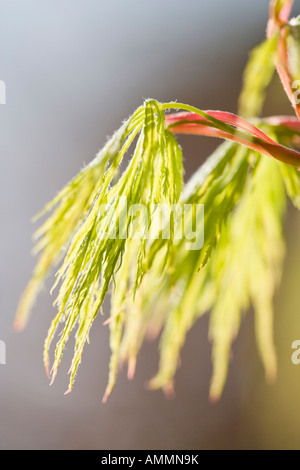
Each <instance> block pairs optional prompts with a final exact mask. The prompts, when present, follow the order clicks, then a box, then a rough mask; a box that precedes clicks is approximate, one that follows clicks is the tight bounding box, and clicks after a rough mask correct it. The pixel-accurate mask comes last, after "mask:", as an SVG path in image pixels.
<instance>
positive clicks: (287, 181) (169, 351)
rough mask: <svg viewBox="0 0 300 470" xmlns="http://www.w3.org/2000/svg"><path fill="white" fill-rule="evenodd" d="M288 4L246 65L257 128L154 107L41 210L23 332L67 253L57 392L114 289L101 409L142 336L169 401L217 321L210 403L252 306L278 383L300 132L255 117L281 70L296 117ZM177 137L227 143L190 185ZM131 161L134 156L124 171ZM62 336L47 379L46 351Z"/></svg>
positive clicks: (291, 121)
mask: <svg viewBox="0 0 300 470" xmlns="http://www.w3.org/2000/svg"><path fill="white" fill-rule="evenodd" d="M291 6H292V1H291V0H272V1H271V4H270V21H269V25H268V39H267V40H266V41H265V42H263V43H262V44H261V45H260V46H258V47H257V48H255V49H254V51H253V52H252V54H251V56H250V60H249V63H248V65H247V67H246V71H245V74H244V88H243V90H242V93H241V97H240V112H241V114H243V115H245V116H247V117H248V118H249V119H250V120H246V119H244V118H242V117H240V116H237V115H235V114H232V113H228V112H224V111H210V110H209V111H202V110H201V109H198V108H195V107H193V106H190V105H186V104H182V103H175V102H171V103H164V104H161V103H159V102H157V101H156V100H153V99H148V100H146V101H145V102H144V104H143V105H142V106H141V107H140V108H138V110H137V111H136V112H135V113H134V114H133V115H132V116H131V117H130V118H129V119H128V120H127V121H126V122H124V124H123V125H122V126H121V128H120V129H119V131H117V132H116V133H115V134H114V135H113V137H112V138H111V139H110V140H109V141H108V142H107V144H106V146H105V147H104V148H103V150H101V151H100V152H99V154H98V155H97V156H96V158H95V159H94V160H93V161H92V162H91V164H90V165H88V166H87V167H85V168H84V169H83V170H82V171H81V172H80V173H79V174H78V175H77V176H76V177H75V178H74V179H73V180H72V181H71V182H70V183H69V184H68V185H66V187H65V188H64V189H63V190H62V191H61V192H60V193H59V194H58V195H57V196H56V197H55V198H54V200H53V201H52V202H50V203H49V204H48V205H47V206H46V207H45V209H44V211H43V212H42V215H43V214H44V213H46V212H48V211H50V210H51V211H52V214H51V215H50V216H49V217H48V219H47V220H46V221H45V222H44V223H43V225H42V226H41V228H40V229H39V230H38V231H37V232H36V238H37V239H38V242H37V245H36V247H35V251H36V252H39V253H40V257H39V260H38V263H37V266H36V269H35V271H34V274H33V278H32V281H31V282H30V283H29V285H28V287H27V290H26V291H25V293H24V295H23V298H22V299H21V302H20V306H19V310H18V314H17V319H16V325H17V327H19V328H20V327H22V326H23V325H24V323H25V322H26V320H27V317H28V313H29V310H30V308H31V306H32V303H33V301H34V298H35V296H36V295H37V293H38V291H39V289H40V286H41V284H42V282H43V280H44V278H45V277H46V275H47V274H48V271H49V269H50V267H51V266H52V265H54V264H56V263H57V262H58V261H59V260H60V259H61V257H62V254H63V253H64V255H65V256H64V259H63V261H62V264H61V266H60V268H59V270H58V272H57V277H56V282H55V285H54V287H53V289H54V288H56V287H57V288H58V293H57V297H56V301H55V304H56V306H57V308H58V313H57V315H56V316H55V318H54V320H53V321H52V324H51V326H50V329H49V332H48V335H47V338H46V341H45V348H44V363H45V367H46V370H47V372H48V374H49V375H50V376H51V383H52V382H53V380H54V379H55V376H56V374H57V370H58V367H59V364H60V361H61V359H62V355H63V352H64V348H65V345H66V342H67V341H68V340H69V338H70V336H71V334H72V333H73V334H74V336H75V346H74V355H73V359H72V362H71V366H70V370H69V372H70V382H69V388H68V390H67V392H66V393H68V392H69V391H71V389H72V387H73V384H74V380H75V376H76V373H77V369H78V366H79V364H80V362H81V359H82V353H83V349H84V345H85V344H86V342H88V341H89V332H90V328H91V326H92V324H93V322H94V320H95V318H96V317H97V315H98V313H99V312H100V311H101V313H103V312H102V304H103V301H104V299H105V297H106V295H107V294H108V293H109V294H110V296H111V311H110V315H109V317H108V319H107V320H106V322H105V324H107V325H108V326H109V330H110V347H111V360H110V364H109V378H108V385H107V388H106V391H105V394H104V397H103V401H106V400H107V398H108V396H109V395H110V393H111V391H112V389H113V387H114V384H115V382H116V378H117V371H118V368H119V367H120V366H121V365H122V364H123V363H124V362H127V363H128V377H129V378H132V377H133V375H134V371H135V367H136V361H137V355H138V352H139V350H140V348H141V346H142V344H143V341H144V339H145V338H154V337H157V336H158V335H159V334H161V337H160V363H159V369H158V372H157V374H156V376H155V377H154V378H153V379H152V380H151V382H150V387H152V388H163V389H164V390H165V391H166V392H167V393H170V392H171V391H172V390H173V380H174V375H175V373H176V370H177V367H178V364H179V357H180V353H181V349H182V347H183V345H184V341H185V338H186V335H187V333H188V331H189V329H190V328H191V327H192V326H193V324H194V323H195V322H196V321H197V319H198V318H199V317H200V316H202V315H203V314H204V313H206V312H208V311H210V337H211V339H212V358H213V377H212V382H211V390H210V394H211V398H212V399H216V398H218V397H219V396H220V394H221V393H222V390H223V387H224V384H225V380H226V376H227V370H228V363H229V357H230V353H231V348H232V343H233V341H234V338H235V336H236V335H237V333H238V330H239V327H240V324H241V321H242V317H243V314H244V313H246V311H247V310H248V309H249V307H250V306H252V307H253V309H254V315H255V331H256V340H257V346H258V350H259V353H260V357H261V359H262V362H263V365H264V368H265V371H266V376H267V379H269V380H273V379H274V377H275V375H276V357H275V350H274V345H273V337H272V330H273V309H272V299H273V295H274V291H275V288H276V285H277V283H278V281H279V278H280V273H281V265H282V259H283V253H284V244H283V240H282V216H283V213H284V207H285V200H286V195H288V196H289V198H290V199H291V200H292V202H293V203H294V205H295V206H296V207H297V208H300V176H299V175H300V173H299V171H297V168H295V167H299V166H300V152H299V151H297V150H296V149H295V147H300V124H299V121H298V120H296V119H295V118H292V117H289V116H288V117H286V116H273V117H270V118H265V119H259V118H258V115H259V114H260V112H261V110H262V107H263V102H264V97H265V90H266V87H267V86H268V84H269V82H270V80H271V78H272V75H273V71H274V67H275V64H276V67H277V70H278V72H279V74H280V77H281V79H282V82H283V84H284V87H285V89H286V91H287V93H288V96H289V98H290V100H291V102H292V104H293V106H294V107H295V110H296V113H298V111H299V110H298V105H297V103H296V101H295V94H293V93H292V86H293V84H292V79H294V78H295V77H296V78H297V77H298V73H299V64H298V62H299V60H298V59H299V55H300V53H299V50H300V48H299V36H300V34H299V20H298V19H294V20H291V21H290V22H289V23H288V18H289V14H290V10H291ZM171 110H180V112H176V113H169V111H171ZM298 115H299V113H298ZM176 133H185V134H196V135H206V136H212V137H218V138H222V139H224V140H226V141H227V142H225V143H223V144H222V145H221V146H220V147H219V148H218V149H217V150H216V151H215V152H214V153H213V154H212V155H211V157H210V158H208V159H207V161H206V162H205V163H204V164H203V165H202V166H201V167H200V168H199V170H198V171H197V172H196V173H195V174H194V175H193V176H192V178H191V179H190V181H189V182H188V183H187V184H186V185H185V186H184V187H183V165H182V152H181V149H180V147H179V145H178V143H177V141H176V138H175V136H174V134H176ZM133 147H134V148H133ZM129 152H131V154H132V157H131V159H130V160H129V161H128V164H127V167H126V169H125V170H124V171H123V172H122V173H121V172H120V165H121V163H122V162H123V159H124V157H125V156H126V155H127V153H129ZM268 157H272V158H271V159H270V158H268ZM274 159H275V160H279V161H275V160H274ZM162 209H163V210H162ZM161 210H162V212H161ZM163 214H167V216H168V217H167V219H165V218H164V216H163ZM59 326H61V330H60V334H59V339H58V341H57V344H56V347H55V353H54V361H53V364H52V367H51V370H50V371H49V369H50V366H49V363H50V360H49V350H50V345H51V341H52V340H53V338H54V336H55V334H56V330H57V329H58V328H59Z"/></svg>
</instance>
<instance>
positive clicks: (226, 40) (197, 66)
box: [0, 0, 300, 449]
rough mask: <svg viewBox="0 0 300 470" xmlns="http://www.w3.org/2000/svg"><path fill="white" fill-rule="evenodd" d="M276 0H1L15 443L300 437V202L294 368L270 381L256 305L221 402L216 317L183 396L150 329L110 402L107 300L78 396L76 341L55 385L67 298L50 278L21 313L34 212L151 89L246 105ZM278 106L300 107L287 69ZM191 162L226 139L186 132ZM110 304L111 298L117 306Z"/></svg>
mask: <svg viewBox="0 0 300 470" xmlns="http://www.w3.org/2000/svg"><path fill="white" fill-rule="evenodd" d="M296 11H298V13H299V12H300V2H299V0H298V1H297V2H296ZM267 17H268V0H251V2H250V1H245V0H244V1H240V0H226V1H225V0H186V1H185V2H183V1H180V0H172V1H171V0H160V1H158V0H143V1H141V0H139V1H137V0H127V1H122V0H110V1H105V0H84V1H83V0H81V1H80V0H27V1H24V0H0V79H1V80H4V81H5V82H6V86H7V104H6V105H1V106H0V129H1V135H0V141H1V177H0V178H1V180H0V190H1V197H0V201H1V202H0V204H1V244H0V250H1V272H0V276H1V279H0V289H1V290H0V294H1V296H0V302H1V303H0V339H1V340H4V341H5V342H6V347H7V364H6V365H5V366H4V365H0V448H1V449H211V448H212V449H213V448H216V449H221V448H225V449H229V448H234V449H239V448H249V449H252V448H278V447H284V448H297V447H300V437H299V433H298V432H297V430H298V428H299V419H300V366H299V369H297V367H296V366H293V365H292V364H291V361H290V355H291V342H292V341H293V340H295V339H299V338H300V321H299V318H298V317H299V301H298V296H297V294H298V289H297V288H298V282H297V278H298V272H299V271H297V268H298V266H299V261H300V250H299V247H298V246H297V237H299V236H300V222H299V217H297V214H296V213H295V211H292V210H290V208H289V211H288V215H287V224H286V238H287V242H288V249H287V258H286V264H285V271H284V276H283V282H282V285H281V288H280V290H279V292H278V296H277V297H276V343H277V347H278V356H279V377H278V381H277V384H276V385H275V386H273V387H270V386H267V385H266V384H265V382H264V374H263V370H262V366H261V363H260V361H259V358H258V354H257V351H256V349H255V339H254V325H253V318H252V316H251V314H249V315H248V316H247V318H245V320H244V322H243V324H242V328H241V332H240V335H239V337H238V339H237V341H236V342H235V344H234V347H233V358H232V361H231V365H230V371H229V377H228V381H227V384H226V387H225V391H224V394H223V396H222V399H221V400H220V402H219V403H217V404H215V405H211V404H210V403H209V401H208V389H209V381H210V376H211V359H210V344H209V342H208V339H207V333H208V322H207V318H203V319H202V320H201V321H199V322H198V323H197V325H196V326H195V327H194V328H193V329H192V331H191V332H190V333H189V335H188V338H187V342H186V345H185V347H184V350H183V352H182V362H181V367H180V368H179V370H178V373H177V375H176V396H175V398H173V399H172V400H168V399H166V398H165V397H164V396H163V394H162V392H160V391H158V392H149V391H147V390H146V389H145V387H144V384H145V382H146V381H147V380H148V379H150V378H151V377H152V376H153V375H154V373H155V371H156V369H157V361H158V354H157V343H154V344H146V345H145V346H144V347H143V350H142V353H141V354H140V357H139V359H138V365H137V373H136V377H135V379H134V381H133V382H128V381H127V379H126V377H125V372H123V373H121V374H120V376H119V379H118V382H117V386H116V388H115V390H114V391H113V394H112V396H111V397H110V399H109V401H108V403H107V404H106V405H102V404H101V397H102V395H103V392H104V389H105V385H106V381H107V373H108V360H109V345H108V330H107V327H106V326H103V324H102V323H103V319H102V318H101V317H100V316H99V317H98V318H97V320H96V322H95V324H94V327H93V328H92V332H91V342H90V345H87V346H86V347H85V351H84V356H83V361H82V364H81V367H80V369H79V373H78V376H77V381H76V383H75V388H74V390H73V392H72V393H71V394H70V395H68V396H64V395H63V393H64V391H65V390H66V388H67V382H68V377H67V375H66V372H67V369H68V365H69V361H70V358H71V353H72V349H73V345H72V344H71V343H70V344H69V347H67V350H66V354H65V356H64V359H63V363H62V366H61V368H60V371H59V374H58V377H57V379H56V381H55V383H54V385H53V386H52V387H51V388H49V385H48V381H47V379H46V377H45V373H44V369H43V364H42V347H43V340H44V337H45V335H46V332H47V329H48V326H49V324H50V321H51V319H52V317H53V316H54V314H55V309H54V308H53V307H52V301H53V298H51V297H50V295H49V294H48V290H49V288H50V287H51V285H52V283H53V278H52V279H50V280H49V281H48V282H47V284H46V286H45V291H44V293H43V294H42V295H41V296H40V297H39V300H38V302H37V304H36V306H35V308H34V311H33V314H32V317H31V319H30V322H29V325H28V327H27V329H26V330H25V331H24V332H23V333H21V334H16V333H14V332H13V330H12V323H13V318H14V314H15V310H16V307H17V303H18V300H19V297H20V294H21V292H22V290H23V289H24V287H25V285H26V283H27V281H28V280H29V278H30V275H31V272H32V269H33V267H34V259H33V258H32V257H31V256H30V250H31V248H32V242H31V235H32V232H33V229H34V227H33V226H32V224H31V223H30V219H31V217H32V216H33V215H34V214H35V213H36V212H37V211H38V210H39V209H40V208H41V207H42V206H43V205H44V204H45V203H46V202H47V201H48V200H49V199H51V198H52V197H53V195H55V194H56V192H57V191H58V190H59V189H60V188H61V187H62V186H63V185H64V184H65V183H66V182H67V181H68V180H69V179H70V178H71V177H72V176H73V175H74V174H75V173H76V172H77V171H78V170H79V169H80V168H81V167H82V165H83V163H84V162H85V163H87V162H89V161H90V159H91V158H92V157H93V156H94V155H95V153H96V152H97V150H98V149H99V147H101V146H102V145H103V144H104V143H105V142H106V138H107V136H108V135H111V134H112V133H113V131H114V130H115V129H116V128H118V127H119V125H120V123H121V122H122V120H123V119H124V118H126V117H127V116H129V115H130V114H131V113H132V112H133V111H134V109H135V108H136V107H137V106H138V105H140V104H141V103H142V102H143V99H145V98H148V97H151V98H156V99H158V100H160V101H171V100H178V101H180V102H185V103H189V104H193V105H194V106H198V107H200V108H202V109H223V110H228V111H233V112H235V111H236V110H237V97H238V93H239V91H240V88H241V84H242V71H243V67H244V65H245V63H246V61H247V57H248V51H249V49H250V48H251V47H252V46H254V45H255V44H257V43H258V42H259V41H260V40H262V39H263V37H264V33H265V26H266V21H267ZM272 92H273V93H272V100H269V101H268V102H267V107H266V112H273V111H274V112H276V113H290V112H291V110H290V106H289V104H288V103H287V100H286V98H285V97H284V96H283V94H282V93H281V91H280V88H279V87H278V82H276V81H275V83H274V84H273V85H272ZM180 143H181V144H182V147H183V152H184V156H185V165H186V177H188V176H189V175H190V174H191V173H192V172H193V171H194V170H195V169H196V168H197V167H198V166H199V164H200V163H201V162H202V161H204V160H205V158H206V157H207V156H208V155H209V153H210V152H211V150H213V149H214V148H215V147H216V145H217V144H218V143H219V142H217V141H215V140H213V139H207V138H202V137H200V138H199V137H193V136H190V137H181V138H180ZM105 308H106V309H107V308H108V306H106V307H105Z"/></svg>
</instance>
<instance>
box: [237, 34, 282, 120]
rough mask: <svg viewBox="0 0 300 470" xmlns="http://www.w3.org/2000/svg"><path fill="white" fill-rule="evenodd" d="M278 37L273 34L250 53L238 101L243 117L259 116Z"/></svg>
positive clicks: (271, 71) (272, 72)
mask: <svg viewBox="0 0 300 470" xmlns="http://www.w3.org/2000/svg"><path fill="white" fill-rule="evenodd" d="M278 39H279V35H278V34H274V35H273V36H272V37H271V38H269V39H266V40H265V41H264V42H262V43H261V44H260V45H259V46H257V47H255V48H254V49H253V51H252V52H251V55H250V59H249V61H248V64H247V67H246V69H245V72H244V86H243V91H242V93H241V95H240V99H239V112H240V114H241V115H242V116H245V117H248V118H249V117H253V116H255V117H257V116H259V115H260V113H261V110H262V107H263V103H264V100H265V90H266V88H267V86H268V85H269V83H270V81H271V79H272V77H273V74H274V70H275V59H276V53H277V44H278Z"/></svg>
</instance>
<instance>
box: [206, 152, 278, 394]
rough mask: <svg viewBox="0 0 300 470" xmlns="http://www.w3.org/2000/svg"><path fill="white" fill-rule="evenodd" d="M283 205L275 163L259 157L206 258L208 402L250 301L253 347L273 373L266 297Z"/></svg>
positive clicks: (274, 270)
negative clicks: (210, 284)
mask: <svg viewBox="0 0 300 470" xmlns="http://www.w3.org/2000/svg"><path fill="white" fill-rule="evenodd" d="M262 201H263V204H262ZM284 203H285V195H284V187H283V181H282V178H281V173H280V168H279V164H277V163H275V162H272V161H269V160H265V159H262V160H261V161H260V162H259V164H258V167H257V169H256V171H255V174H254V176H253V178H252V179H251V180H250V181H249V183H248V187H247V191H246V192H245V194H244V195H243V197H242V198H241V201H240V203H239V206H238V208H237V210H236V211H235V213H234V214H233V215H232V216H231V218H230V220H229V223H228V226H227V227H226V230H225V231H224V232H223V234H222V238H221V239H220V243H219V245H218V247H217V250H216V253H215V256H214V259H213V260H212V266H211V272H212V276H213V279H214V284H215V289H216V294H217V295H216V298H215V302H214V306H213V309H212V314H211V326H210V336H211V338H212V340H213V364H214V373H213V378H212V383H211V397H212V398H213V399H216V398H218V397H219V396H220V394H221V392H222V389H223V386H224V382H225V378H226V375H227V368H228V360H229V354H230V350H231V343H232V341H233V339H234V338H235V336H236V334H237V332H238V329H239V325H240V321H241V315H242V313H243V312H245V311H246V310H247V308H248V307H249V305H250V303H252V304H253V306H254V309H255V319H256V320H255V321H256V332H257V341H258V347H259V350H260V354H261V356H262V360H263V362H264V365H265V368H266V372H267V375H268V376H269V377H273V376H274V375H275V373H276V361H275V353H274V348H273V340H272V336H271V332H272V297H273V294H274V289H275V286H276V284H277V282H278V277H279V273H280V270H281V262H282V257H283V241H282V235H281V218H282V213H283V209H284ZM229 248H230V249H229ZM241 266H243V267H244V268H242V269H241ZM233 292H234V295H233Z"/></svg>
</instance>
